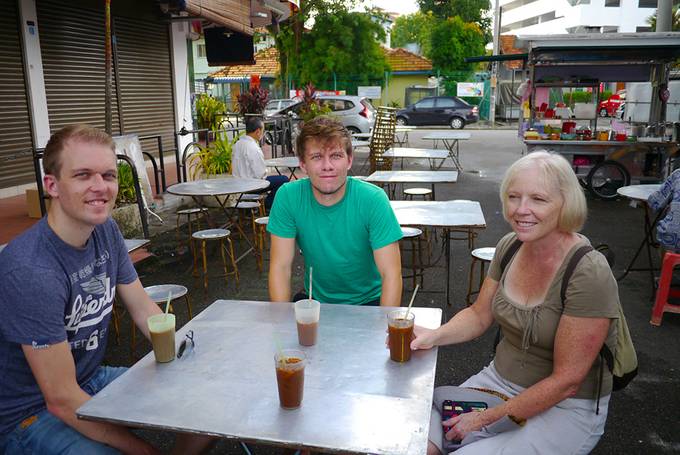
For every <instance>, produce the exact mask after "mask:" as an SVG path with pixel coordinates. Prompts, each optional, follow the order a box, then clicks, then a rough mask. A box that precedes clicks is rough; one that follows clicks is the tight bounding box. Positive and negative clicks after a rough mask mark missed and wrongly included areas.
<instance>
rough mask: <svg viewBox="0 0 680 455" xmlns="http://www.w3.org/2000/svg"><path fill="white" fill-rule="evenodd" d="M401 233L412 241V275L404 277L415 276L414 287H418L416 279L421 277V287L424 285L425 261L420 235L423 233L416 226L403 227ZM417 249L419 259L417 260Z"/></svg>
mask: <svg viewBox="0 0 680 455" xmlns="http://www.w3.org/2000/svg"><path fill="white" fill-rule="evenodd" d="M401 234H402V235H403V239H402V240H406V239H408V240H410V242H411V272H412V273H411V275H408V276H405V277H404V278H413V288H414V289H415V287H416V279H417V278H420V287H421V288H422V287H423V275H424V273H423V272H424V269H423V266H422V264H423V261H422V248H421V247H420V236H421V235H422V234H423V231H421V230H420V229H418V228H414V227H402V228H401ZM416 251H417V260H416Z"/></svg>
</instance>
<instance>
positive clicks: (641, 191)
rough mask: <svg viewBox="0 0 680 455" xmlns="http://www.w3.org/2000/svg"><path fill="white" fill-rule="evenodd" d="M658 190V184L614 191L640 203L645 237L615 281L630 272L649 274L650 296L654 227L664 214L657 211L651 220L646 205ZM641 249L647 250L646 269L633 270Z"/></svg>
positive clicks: (633, 186) (652, 280) (652, 278)
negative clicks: (651, 195)
mask: <svg viewBox="0 0 680 455" xmlns="http://www.w3.org/2000/svg"><path fill="white" fill-rule="evenodd" d="M659 188H661V185H660V184H650V185H628V186H622V187H621V188H619V189H617V190H616V192H617V193H618V194H619V195H621V196H623V197H626V198H628V199H630V200H631V201H633V202H634V203H637V202H641V203H642V208H643V209H644V211H645V225H644V228H645V236H644V238H643V239H642V242H640V246H638V249H637V250H636V251H635V255H634V256H633V259H631V261H630V263H629V264H628V266H627V267H626V268H625V269H624V271H623V274H621V275H620V276H619V277H617V278H616V279H617V281H620V280H623V279H624V278H625V277H626V276H627V275H628V273H630V272H649V276H650V278H651V285H652V295H654V271H655V270H657V269H656V268H654V262H653V260H652V246H655V244H656V241H655V240H654V227H655V226H656V223H658V222H659V220H660V219H661V216H662V214H663V213H664V211H663V210H659V213H658V214H657V215H656V217H655V218H654V220H652V219H651V217H650V216H649V212H650V210H649V206H648V205H647V199H648V198H649V195H650V194H652V193H653V192H655V191H656V190H658V189H659ZM643 248H645V249H646V250H647V261H648V267H646V268H633V265H634V264H635V261H636V260H637V258H638V256H640V253H642V250H643Z"/></svg>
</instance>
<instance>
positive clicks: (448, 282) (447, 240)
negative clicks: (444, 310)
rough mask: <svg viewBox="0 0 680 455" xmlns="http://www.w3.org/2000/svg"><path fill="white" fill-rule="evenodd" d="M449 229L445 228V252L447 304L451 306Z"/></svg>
mask: <svg viewBox="0 0 680 455" xmlns="http://www.w3.org/2000/svg"><path fill="white" fill-rule="evenodd" d="M449 235H450V233H449V230H448V229H447V228H444V254H445V255H446V291H445V292H444V293H445V294H446V304H447V305H448V306H451V300H450V292H451V291H450V286H451V239H450V238H449Z"/></svg>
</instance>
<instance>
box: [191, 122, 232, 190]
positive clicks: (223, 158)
mask: <svg viewBox="0 0 680 455" xmlns="http://www.w3.org/2000/svg"><path fill="white" fill-rule="evenodd" d="M238 138H239V136H236V137H234V138H233V139H232V140H230V139H229V137H228V135H227V133H218V134H217V136H216V137H215V140H214V141H213V142H211V143H210V145H208V146H207V147H206V146H201V147H200V148H199V150H198V152H196V153H194V154H192V155H191V156H189V158H188V159H187V167H188V168H189V178H190V179H191V180H196V179H198V178H211V177H215V176H221V175H223V174H231V152H232V148H233V146H234V144H235V143H236V141H237V140H238Z"/></svg>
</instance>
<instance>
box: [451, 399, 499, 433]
mask: <svg viewBox="0 0 680 455" xmlns="http://www.w3.org/2000/svg"><path fill="white" fill-rule="evenodd" d="M487 408H488V406H487V404H486V403H484V402H483V401H454V400H444V401H443V402H442V421H444V420H448V419H450V418H451V417H453V416H457V415H460V414H465V413H466V412H472V411H476V412H479V411H484V410H485V409H487ZM450 429H451V427H446V426H445V427H444V433H445V434H446V433H448V432H449V430H450Z"/></svg>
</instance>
